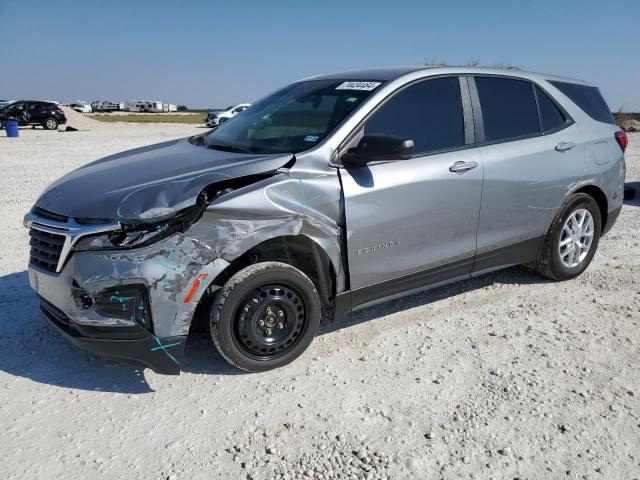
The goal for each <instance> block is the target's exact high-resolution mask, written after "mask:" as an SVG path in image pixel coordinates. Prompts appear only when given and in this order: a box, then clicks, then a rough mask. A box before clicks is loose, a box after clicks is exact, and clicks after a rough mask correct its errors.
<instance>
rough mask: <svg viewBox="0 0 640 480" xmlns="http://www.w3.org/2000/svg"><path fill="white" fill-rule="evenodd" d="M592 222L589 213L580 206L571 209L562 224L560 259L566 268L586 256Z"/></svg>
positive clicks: (574, 264)
mask: <svg viewBox="0 0 640 480" xmlns="http://www.w3.org/2000/svg"><path fill="white" fill-rule="evenodd" d="M593 234H594V222H593V217H592V216H591V213H589V211H588V210H586V209H584V208H581V209H579V210H575V211H573V212H572V213H571V214H570V215H569V217H568V218H567V220H566V221H565V222H564V225H563V226H562V233H561V234H560V245H559V247H560V248H559V249H558V251H559V255H560V261H561V262H562V264H563V265H564V266H565V267H567V268H575V267H577V266H578V265H580V264H581V263H582V261H583V260H584V259H585V258H586V257H587V255H588V253H589V250H590V249H591V243H592V242H593Z"/></svg>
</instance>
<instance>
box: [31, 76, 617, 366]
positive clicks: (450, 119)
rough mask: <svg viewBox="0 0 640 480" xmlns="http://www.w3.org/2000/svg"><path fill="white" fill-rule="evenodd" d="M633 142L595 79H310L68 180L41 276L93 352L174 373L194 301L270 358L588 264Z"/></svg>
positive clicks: (236, 348)
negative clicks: (522, 274)
mask: <svg viewBox="0 0 640 480" xmlns="http://www.w3.org/2000/svg"><path fill="white" fill-rule="evenodd" d="M626 146H627V137H626V134H625V133H624V132H621V131H620V129H619V127H617V126H616V125H615V122H614V121H613V117H612V115H611V111H610V110H609V108H608V107H607V104H606V103H605V101H604V99H603V98H602V96H601V94H600V92H599V90H598V88H597V87H595V86H594V85H590V84H588V83H585V82H583V81H580V80H574V79H569V78H563V77H556V76H552V75H546V74H540V73H528V72H522V71H512V70H499V69H483V68H463V67H460V68H419V67H414V68H392V69H378V70H370V71H356V72H348V73H341V74H334V75H324V76H318V77H313V78H312V79H308V80H302V81H299V82H297V83H294V84H291V85H288V86H287V87H285V88H283V89H281V90H278V91H277V92H275V93H273V94H271V95H269V96H268V97H266V98H264V99H262V100H260V101H259V102H258V103H256V104H255V105H253V106H252V107H251V108H250V109H249V110H248V111H247V112H244V113H243V114H242V115H239V116H238V117H237V118H235V119H234V120H232V121H229V122H226V123H224V124H223V125H221V126H220V127H219V128H216V129H215V130H213V131H210V132H207V133H204V134H201V135H196V136H193V137H190V138H184V139H178V140H172V141H168V142H163V143H159V144H157V145H152V146H149V147H143V148H136V149H134V150H130V151H128V152H123V153H120V154H116V155H111V156H109V157H106V158H104V159H102V160H97V161H95V162H93V163H88V164H86V165H84V166H82V167H80V168H79V169H77V170H75V171H74V172H71V173H69V174H67V175H66V176H64V177H62V178H60V179H58V180H57V181H56V182H55V183H53V184H52V185H51V186H50V187H48V188H47V189H46V190H45V191H44V192H43V193H42V195H41V197H40V198H39V199H38V200H37V202H36V204H35V205H34V207H33V209H32V210H31V211H30V212H29V213H27V215H26V217H25V226H26V227H28V228H29V235H30V237H31V240H30V245H31V257H30V263H29V281H30V284H31V286H32V288H33V289H34V290H35V291H36V292H37V294H38V296H39V300H40V309H41V312H42V313H43V315H44V316H45V318H46V319H47V320H48V321H49V322H50V323H51V324H52V325H53V326H54V327H55V328H57V329H58V330H59V331H60V332H62V333H63V334H64V335H65V336H66V337H67V338H68V339H69V340H70V341H71V342H73V343H75V344H77V345H79V346H81V347H83V348H86V349H88V350H90V351H93V352H95V353H97V354H101V355H105V356H107V357H116V358H118V357H119V358H123V359H126V360H128V361H136V362H139V363H142V364H144V365H147V366H149V367H151V368H153V369H154V370H155V371H157V372H160V373H170V374H177V373H179V371H180V364H181V362H182V356H183V353H184V348H185V344H186V340H187V334H188V333H189V330H190V326H191V322H192V319H193V318H194V315H195V314H196V312H198V314H202V318H205V319H206V321H208V322H209V326H210V329H209V331H210V333H211V337H212V340H213V343H214V344H215V346H216V347H217V348H218V350H219V351H220V353H221V354H222V356H223V357H224V358H225V359H226V360H228V361H229V362H230V363H232V364H233V365H235V366H236V367H238V368H241V369H244V370H247V371H263V370H268V369H271V368H276V367H280V366H282V365H286V364H287V363H289V362H291V361H293V360H294V359H295V358H296V357H298V355H300V354H301V353H302V352H303V351H304V350H305V349H306V348H307V347H308V346H309V344H310V343H311V341H312V339H313V337H314V336H315V334H316V333H317V331H318V327H319V325H320V320H321V318H331V314H333V318H334V320H337V319H339V318H341V317H342V316H343V315H344V314H345V313H346V312H350V311H352V310H355V309H358V308H364V307H366V306H370V305H374V304H376V303H380V302H384V301H386V300H389V299H393V298H397V297H400V296H402V295H407V294H411V293H414V292H416V291H419V290H424V289H427V288H432V287H434V286H438V285H443V284H445V283H450V282H454V281H458V280H464V279H469V278H471V277H474V276H477V275H481V274H484V273H488V272H493V271H495V270H497V269H500V268H506V267H509V266H512V265H518V264H525V265H528V266H529V267H530V268H532V269H534V270H535V271H536V272H538V273H539V274H540V275H542V276H544V277H547V278H549V279H551V280H557V281H558V280H570V279H572V278H575V277H577V276H578V275H580V274H581V273H582V272H584V271H585V269H586V268H587V267H588V266H589V264H590V262H591V260H592V258H593V256H594V254H595V252H596V249H597V248H598V241H599V239H600V237H601V236H602V235H604V234H605V233H606V232H608V231H609V229H610V228H611V227H612V225H613V224H614V223H615V221H616V219H617V217H618V214H619V213H620V210H621V208H622V200H623V186H624V179H625V171H626V167H625V159H624V150H625V148H626ZM615 253H616V252H615V251H614V252H612V251H610V250H607V251H606V252H604V253H603V255H614V254H615ZM523 294H526V293H523ZM536 294H539V293H538V292H532V295H534V296H535V295H536ZM587 301H589V300H588V299H587V298H581V299H576V302H577V304H576V311H577V312H579V311H580V304H579V303H580V302H587ZM379 323H380V325H383V323H384V320H379ZM380 328H382V327H380ZM435 328H437V326H436V327H435Z"/></svg>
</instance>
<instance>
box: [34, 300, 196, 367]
mask: <svg viewBox="0 0 640 480" xmlns="http://www.w3.org/2000/svg"><path fill="white" fill-rule="evenodd" d="M40 312H41V314H42V316H43V317H44V318H45V319H46V320H47V321H48V322H49V323H50V324H51V325H52V326H53V327H54V328H55V329H56V330H57V331H58V332H60V333H61V334H62V335H63V336H64V337H65V338H66V339H67V340H68V341H69V342H71V343H73V344H74V345H76V346H77V347H80V348H82V349H83V350H87V351H89V352H91V353H94V354H96V355H100V356H103V357H107V358H113V359H116V360H120V361H125V362H130V363H134V364H138V365H143V366H145V367H148V368H150V369H151V370H153V371H154V372H156V373H160V374H164V375H179V374H180V363H181V362H182V357H183V355H184V348H185V344H186V340H187V337H186V335H184V336H175V337H164V338H159V337H156V336H154V335H153V334H151V333H150V332H149V331H148V330H146V329H145V328H143V327H141V326H134V327H100V328H97V327H88V326H86V325H80V324H77V323H75V322H73V320H71V319H70V318H69V317H68V316H67V315H66V314H65V313H64V312H63V311H62V310H60V309H58V308H56V307H55V306H54V305H52V304H50V303H49V302H47V301H46V300H44V299H42V298H41V299H40Z"/></svg>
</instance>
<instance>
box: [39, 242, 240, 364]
mask: <svg viewBox="0 0 640 480" xmlns="http://www.w3.org/2000/svg"><path fill="white" fill-rule="evenodd" d="M228 265H229V263H228V262H227V261H225V260H224V259H222V258H220V257H219V256H218V253H217V252H216V251H215V250H213V249H211V248H209V247H206V246H203V245H201V244H199V242H198V241H197V240H194V239H192V238H189V237H187V236H185V235H183V234H181V233H178V234H175V235H173V236H171V237H169V238H167V239H165V240H163V241H161V242H159V243H157V244H154V245H151V246H148V247H144V248H138V249H132V250H126V251H87V252H73V254H72V255H70V256H69V257H68V258H67V259H66V261H65V263H64V265H63V267H62V268H61V269H60V271H59V272H55V271H48V270H47V269H46V268H42V267H41V266H38V265H36V264H34V263H33V262H31V263H30V265H29V270H28V271H29V282H30V284H31V287H32V288H33V289H34V290H35V291H36V293H37V294H38V296H39V297H40V304H41V312H42V314H43V316H44V317H45V318H46V319H47V320H48V321H49V322H50V323H51V324H52V325H53V326H54V327H56V329H57V330H58V331H60V332H61V333H62V334H63V335H64V336H65V337H66V338H67V339H68V340H70V341H71V342H72V343H74V344H76V345H77V346H79V347H81V348H83V349H85V350H89V351H91V352H93V353H95V354H98V355H102V356H105V357H110V358H115V359H120V360H125V361H129V362H133V363H138V364H141V365H144V366H146V367H149V368H151V369H152V370H154V371H155V372H158V373H162V374H179V372H180V364H181V363H182V356H183V353H184V347H185V343H186V338H187V334H188V332H189V326H190V324H191V320H192V317H193V314H194V312H195V309H196V307H197V305H198V302H199V301H200V299H201V298H202V296H203V294H204V293H205V291H206V288H207V285H208V284H209V282H210V281H211V280H213V279H214V278H215V277H216V276H217V275H218V274H219V273H220V272H222V271H223V270H224V269H225V268H226V267H227V266H228Z"/></svg>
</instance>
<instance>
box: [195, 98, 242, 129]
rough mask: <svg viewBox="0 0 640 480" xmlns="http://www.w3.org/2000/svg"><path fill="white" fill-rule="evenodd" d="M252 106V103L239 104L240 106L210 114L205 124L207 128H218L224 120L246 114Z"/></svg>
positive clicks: (232, 106)
mask: <svg viewBox="0 0 640 480" xmlns="http://www.w3.org/2000/svg"><path fill="white" fill-rule="evenodd" d="M250 106H251V104H250V103H239V104H238V105H231V106H229V107H227V108H225V109H224V110H222V111H220V112H209V113H208V114H207V118H206V120H205V124H206V125H207V127H217V126H218V125H220V124H221V123H222V122H223V121H224V120H228V119H230V118H233V117H235V116H236V115H237V114H239V113H240V112H244V111H245V110H246V109H247V108H249V107H250ZM222 119H224V120H222ZM221 120H222V121H221Z"/></svg>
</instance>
